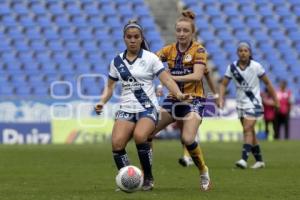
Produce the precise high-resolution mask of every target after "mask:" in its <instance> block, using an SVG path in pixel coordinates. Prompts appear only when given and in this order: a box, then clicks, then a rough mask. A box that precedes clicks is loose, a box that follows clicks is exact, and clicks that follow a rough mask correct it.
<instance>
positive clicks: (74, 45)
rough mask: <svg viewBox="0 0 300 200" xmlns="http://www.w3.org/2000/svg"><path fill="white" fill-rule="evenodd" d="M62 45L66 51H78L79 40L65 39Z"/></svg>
mask: <svg viewBox="0 0 300 200" xmlns="http://www.w3.org/2000/svg"><path fill="white" fill-rule="evenodd" d="M64 47H65V49H66V50H68V51H80V50H81V47H80V41H79V40H67V41H65V43H64Z"/></svg>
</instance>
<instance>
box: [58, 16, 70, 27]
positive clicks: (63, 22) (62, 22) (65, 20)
mask: <svg viewBox="0 0 300 200" xmlns="http://www.w3.org/2000/svg"><path fill="white" fill-rule="evenodd" d="M54 23H55V24H56V25H57V26H59V27H70V26H71V23H70V19H69V16H67V15H64V14H60V15H57V16H55V17H54Z"/></svg>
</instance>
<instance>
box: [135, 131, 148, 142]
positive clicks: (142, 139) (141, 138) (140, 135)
mask: <svg viewBox="0 0 300 200" xmlns="http://www.w3.org/2000/svg"><path fill="white" fill-rule="evenodd" d="M133 138H134V141H135V143H137V144H140V143H144V142H146V141H147V139H148V136H147V135H145V134H143V133H141V132H134V133H133Z"/></svg>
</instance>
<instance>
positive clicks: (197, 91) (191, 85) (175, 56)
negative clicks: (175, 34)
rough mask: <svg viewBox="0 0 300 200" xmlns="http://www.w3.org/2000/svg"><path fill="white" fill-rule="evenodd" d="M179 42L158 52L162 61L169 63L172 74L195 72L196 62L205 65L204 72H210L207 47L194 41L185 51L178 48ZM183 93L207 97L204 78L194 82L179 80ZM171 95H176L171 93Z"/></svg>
mask: <svg viewBox="0 0 300 200" xmlns="http://www.w3.org/2000/svg"><path fill="white" fill-rule="evenodd" d="M177 45H178V44H176V43H173V44H170V45H167V46H165V47H164V48H162V49H161V50H159V51H158V52H157V55H158V57H159V58H160V59H161V61H162V62H167V63H168V69H169V71H170V73H171V75H172V76H184V75H187V74H191V73H193V67H194V65H195V64H202V65H204V66H205V69H204V74H207V73H209V71H208V68H207V66H206V62H207V53H206V50H205V48H204V47H203V46H202V45H201V44H200V43H198V42H195V41H194V42H192V43H191V45H190V47H189V48H188V49H187V50H186V51H185V52H180V51H179V50H178V46H177ZM177 84H178V86H179V88H180V90H181V92H182V93H186V94H191V95H192V96H194V97H203V98H204V97H205V94H204V88H203V83H202V80H201V79H200V78H199V81H193V82H177ZM169 96H174V95H172V94H169Z"/></svg>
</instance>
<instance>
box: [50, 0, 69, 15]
mask: <svg viewBox="0 0 300 200" xmlns="http://www.w3.org/2000/svg"><path fill="white" fill-rule="evenodd" d="M49 3H50V2H49V1H48V4H49ZM48 10H49V12H50V13H51V14H52V15H55V16H62V15H64V14H65V10H64V8H63V7H62V6H61V5H60V4H59V3H51V4H50V5H49V6H48Z"/></svg>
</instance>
